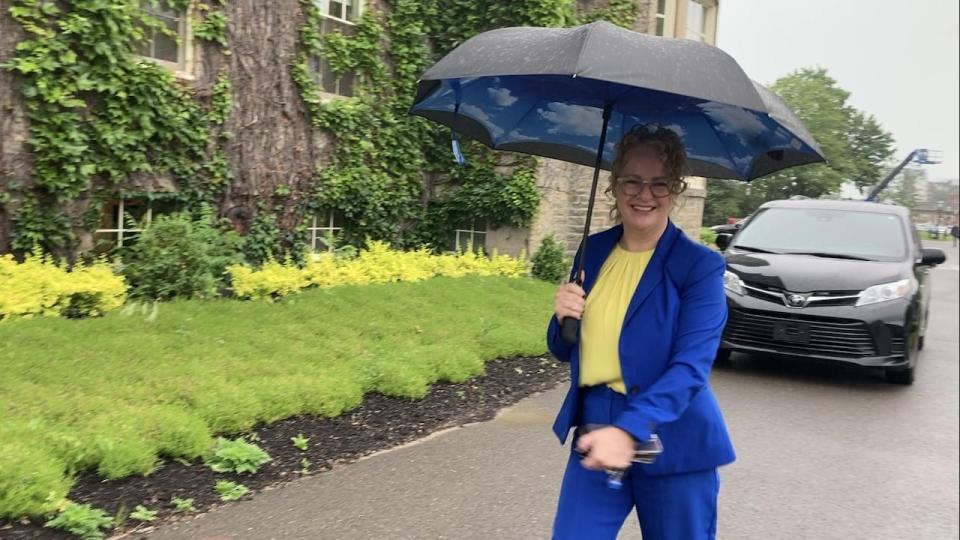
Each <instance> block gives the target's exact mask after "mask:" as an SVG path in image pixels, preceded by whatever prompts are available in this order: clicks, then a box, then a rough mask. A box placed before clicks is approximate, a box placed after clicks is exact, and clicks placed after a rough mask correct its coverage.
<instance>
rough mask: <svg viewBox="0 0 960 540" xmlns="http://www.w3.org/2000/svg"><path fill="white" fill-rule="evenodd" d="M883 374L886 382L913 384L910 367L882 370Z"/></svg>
mask: <svg viewBox="0 0 960 540" xmlns="http://www.w3.org/2000/svg"><path fill="white" fill-rule="evenodd" d="M883 375H884V378H885V379H886V380H887V382H889V383H894V384H906V385H910V384H913V380H914V376H913V375H914V374H913V368H912V367H911V368H907V369H898V370H888V371H886V372H884V374H883Z"/></svg>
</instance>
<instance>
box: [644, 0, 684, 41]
mask: <svg viewBox="0 0 960 540" xmlns="http://www.w3.org/2000/svg"><path fill="white" fill-rule="evenodd" d="M658 3H659V2H654V3H652V4H651V5H652V6H653V16H652V17H650V29H649V32H650V33H651V34H653V35H655V36H657V35H659V36H663V37H674V36H675V35H676V24H677V0H664V2H663V13H660V11H659V9H658V8H659V5H658ZM657 21H663V33H662V34H657Z"/></svg>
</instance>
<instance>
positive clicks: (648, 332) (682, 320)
mask: <svg viewBox="0 0 960 540" xmlns="http://www.w3.org/2000/svg"><path fill="white" fill-rule="evenodd" d="M622 234H623V228H622V226H619V225H618V226H616V227H613V228H611V229H609V230H606V231H603V232H601V233H597V234H594V235H592V236H591V237H590V239H589V241H588V251H587V259H586V260H585V261H584V271H585V273H586V279H585V281H584V284H583V287H584V290H585V291H587V293H588V294H589V292H590V289H591V288H592V287H593V285H594V282H595V280H596V277H597V276H598V275H599V273H600V268H601V267H602V266H603V263H604V261H605V260H606V258H607V256H608V254H609V253H610V251H611V250H612V249H613V247H614V245H615V244H616V243H617V241H618V240H619V239H620V236H621V235H622ZM574 268H576V264H575V265H574ZM723 272H724V262H723V259H722V258H721V257H720V256H719V255H717V254H716V253H714V252H712V251H710V250H709V249H707V248H706V247H704V246H702V245H700V244H698V243H695V242H693V241H691V240H690V239H688V238H687V237H686V236H685V235H684V234H683V233H682V232H681V231H679V230H678V229H677V228H676V227H675V226H674V225H673V223H668V225H667V228H666V230H665V231H664V233H663V235H662V236H661V238H660V240H659V242H658V243H657V247H656V250H655V251H654V254H653V257H652V258H651V260H650V262H649V263H648V264H647V267H646V269H645V270H644V273H643V276H642V277H641V279H640V283H639V284H638V285H637V289H636V291H635V292H634V294H633V298H632V299H631V300H630V303H629V306H628V308H627V312H626V315H625V317H624V321H623V326H622V328H621V331H620V343H619V353H620V372H621V376H622V378H623V382H624V385H625V386H626V388H627V395H626V396H623V395H620V394H616V393H614V392H612V391H610V390H607V389H605V388H604V389H593V390H591V391H590V392H589V393H588V395H586V394H584V392H583V391H582V390H580V389H578V388H577V382H578V381H579V367H580V366H579V350H580V347H579V343H574V344H573V345H568V344H566V343H565V342H564V341H563V339H562V338H561V337H560V328H559V325H558V324H557V320H556V318H555V317H553V318H551V321H550V325H549V327H548V330H547V345H548V347H549V348H550V351H551V352H552V353H553V354H554V356H556V357H557V358H558V359H560V360H562V361H567V362H570V375H571V388H570V390H569V391H568V392H567V395H566V398H565V399H564V401H563V405H562V406H561V408H560V412H559V413H558V414H557V419H556V421H555V423H554V426H553V429H554V432H555V433H556V435H557V437H558V438H559V439H560V441H561V443H562V442H564V441H566V438H567V435H568V433H569V431H570V428H572V427H575V426H577V425H579V424H582V423H607V424H612V425H615V426H617V427H619V428H621V429H623V430H624V431H626V432H628V433H630V434H631V435H632V436H633V437H634V438H635V439H637V440H647V439H649V438H650V435H651V434H652V433H656V434H657V435H658V436H659V437H660V440H661V442H662V444H663V453H662V454H661V455H660V456H659V457H658V458H657V460H656V461H655V462H654V463H653V464H650V465H641V464H635V465H633V467H632V468H631V470H630V471H629V472H628V477H627V480H629V479H630V478H631V477H632V478H633V480H632V482H633V484H632V486H627V485H625V486H624V490H623V491H622V492H621V493H623V494H624V495H625V496H626V495H629V497H634V496H639V494H640V493H648V492H649V489H650V486H649V484H650V482H652V481H654V480H653V479H656V478H660V480H659V481H658V482H659V485H660V488H659V490H660V491H663V492H664V495H665V497H664V498H661V499H658V498H657V497H654V498H652V499H650V500H643V501H639V500H635V499H629V502H631V504H630V506H633V504H637V505H638V510H639V508H640V507H639V504H641V503H642V504H644V505H646V506H647V507H649V506H650V505H656V504H661V503H665V502H666V499H668V498H670V497H666V491H671V492H673V493H674V495H672V496H671V497H675V498H676V497H679V498H680V499H683V497H684V495H683V494H684V489H686V488H681V487H677V486H674V485H673V484H670V486H672V487H670V486H668V485H667V484H665V483H664V482H667V480H666V479H667V478H673V479H674V480H676V481H678V482H679V481H680V480H681V479H684V480H683V481H684V482H686V483H687V484H690V483H691V482H693V483H696V482H700V483H701V484H702V483H703V482H710V483H711V485H712V486H714V487H713V488H711V489H713V490H714V491H713V493H714V497H713V501H712V503H711V502H710V500H709V496H707V497H706V498H704V497H701V496H699V495H698V496H697V497H699V498H701V499H704V500H703V501H702V504H701V506H702V508H700V509H699V510H698V509H694V510H692V512H693V514H697V515H699V514H710V513H711V512H712V516H706V518H707V519H709V518H712V520H713V522H714V523H715V520H716V516H715V512H716V507H715V505H716V499H715V495H716V489H717V487H716V483H717V478H716V468H717V467H718V466H720V465H725V464H727V463H731V462H732V461H733V460H734V459H735V456H734V451H733V446H732V445H731V443H730V438H729V436H728V435H727V430H726V426H725V425H724V422H723V417H722V416H721V414H720V409H719V407H718V405H717V402H716V399H715V398H714V396H713V392H711V390H710V388H709V386H708V385H707V380H708V377H709V375H710V369H711V366H712V364H713V359H714V357H715V356H716V351H717V347H718V345H719V343H720V337H721V334H722V332H723V327H724V324H725V323H726V318H727V308H726V299H725V298H724V292H723ZM587 316H589V314H588V315H587ZM601 417H605V418H601ZM570 459H571V465H570V466H568V469H567V477H566V478H565V479H564V487H563V489H562V491H561V497H560V507H559V509H558V512H557V522H556V524H555V531H554V534H555V538H591V540H592V538H602V537H606V535H607V534H608V532H609V531H607V529H589V530H590V531H591V532H589V533H588V532H586V531H587V529H583V530H580V531H579V532H578V531H576V530H571V528H573V529H576V528H577V527H580V526H581V524H580V523H579V521H577V522H576V523H565V520H566V521H570V519H572V518H570V516H569V513H570V512H574V509H573V507H571V505H574V504H576V505H583V504H594V502H597V501H600V500H601V499H603V498H609V497H610V496H614V497H616V496H615V495H613V494H610V493H601V492H596V493H594V494H593V496H590V497H574V496H573V495H572V494H571V493H569V491H570V489H577V490H581V491H582V490H584V489H588V490H589V489H594V488H592V487H585V486H598V488H597V489H599V487H604V488H605V477H604V473H602V472H596V471H587V470H585V469H583V468H582V467H580V466H579V463H577V462H576V457H575V456H573V455H571V458H570ZM571 474H573V475H577V476H578V478H576V479H571V478H570V475H571ZM697 475H700V476H697ZM581 477H582V478H581ZM695 477H697V478H700V477H702V478H703V479H706V480H703V481H700V480H697V481H696V482H694V481H693V480H691V479H692V478H695ZM591 478H592V480H591ZM627 480H625V484H627V483H628V482H627ZM671 481H672V480H671ZM641 484H643V485H641ZM574 485H575V486H577V487H576V488H574V487H569V488H568V486H574ZM677 485H679V484H677ZM631 493H632V495H631ZM691 493H692V492H691ZM629 497H628V498H629ZM691 497H693V495H691ZM646 498H647V497H644V499H646ZM565 501H566V502H565ZM571 501H575V502H571ZM591 501H593V502H591ZM698 504H700V503H698ZM711 504H712V507H711ZM613 506H616V507H617V510H615V512H616V513H617V514H619V513H620V512H622V509H621V508H620V506H623V505H622V504H619V503H618V504H613V505H610V504H606V503H604V504H599V505H598V506H597V507H596V508H593V509H592V510H591V512H592V513H597V512H601V513H602V512H604V511H605V509H607V508H609V507H613ZM680 506H682V504H681V505H680ZM678 507H679V506H678ZM626 512H629V507H628V508H627V509H626ZM577 513H579V512H577ZM688 514H689V512H688ZM676 515H677V516H682V515H685V514H684V512H676ZM625 516H626V513H623V517H620V518H619V523H617V524H616V528H619V526H620V524H622V521H623V518H624V517H625ZM701 517H702V516H701ZM701 517H697V518H696V519H701ZM568 518H570V519H568ZM611 519H612V520H613V521H616V519H617V518H616V516H612V517H611ZM677 519H680V518H679V517H678V518H677ZM684 519H686V520H690V519H694V518H693V517H690V516H687V517H686V518H684ZM607 521H610V520H609V519H608V520H607ZM643 521H644V520H643V517H642V516H641V527H643ZM688 525H689V524H688ZM584 526H586V525H584ZM651 527H654V526H653V525H651ZM656 527H661V528H665V529H666V530H667V531H668V532H667V533H663V534H660V533H657V534H656V535H655V536H654V535H652V536H651V538H654V539H655V538H678V539H681V538H682V539H684V540H692V539H694V538H696V539H699V538H712V533H709V532H707V533H705V535H703V536H701V535H693V536H691V535H690V534H686V533H681V532H679V530H680V529H681V527H680V525H679V524H675V526H670V525H664V524H660V525H656ZM707 528H709V527H707ZM646 529H647V528H645V530H646ZM601 530H602V531H604V532H603V533H602V534H601V532H599V531H601ZM650 530H653V529H650ZM656 530H661V529H656ZM669 530H675V533H676V535H675V536H670V534H669ZM697 530H700V529H697ZM691 534H692V533H691ZM615 536H616V531H615V530H613V536H612V537H615ZM612 537H611V538H612ZM644 538H645V539H646V538H647V535H646V534H645V536H644Z"/></svg>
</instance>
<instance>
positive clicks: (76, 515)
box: [46, 504, 113, 540]
mask: <svg viewBox="0 0 960 540" xmlns="http://www.w3.org/2000/svg"><path fill="white" fill-rule="evenodd" d="M46 526H47V527H50V528H52V529H59V530H61V531H66V532H68V533H70V534H73V535H76V536H79V537H80V538H83V540H92V539H97V538H103V531H102V530H101V529H109V528H111V527H113V518H110V517H108V516H107V513H106V512H104V511H103V510H100V509H99V508H93V507H91V506H90V505H89V504H70V505H68V506H67V507H66V508H64V509H63V511H61V512H60V513H59V514H57V516H56V517H54V518H53V519H51V520H50V521H48V522H47V523H46Z"/></svg>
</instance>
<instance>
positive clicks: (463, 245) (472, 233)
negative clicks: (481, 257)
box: [453, 220, 487, 253]
mask: <svg viewBox="0 0 960 540" xmlns="http://www.w3.org/2000/svg"><path fill="white" fill-rule="evenodd" d="M453 234H454V236H453V248H454V250H456V251H457V253H465V252H466V251H467V248H470V247H472V248H473V251H474V253H476V252H478V249H477V248H478V247H479V248H480V250H482V251H483V252H484V253H486V252H487V247H486V244H487V226H486V223H484V224H483V225H482V228H481V229H477V222H476V220H471V221H470V228H469V229H454V230H453ZM480 234H482V235H483V242H481V243H480V244H477V235H480ZM462 237H466V238H465V240H466V241H461V238H462Z"/></svg>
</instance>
